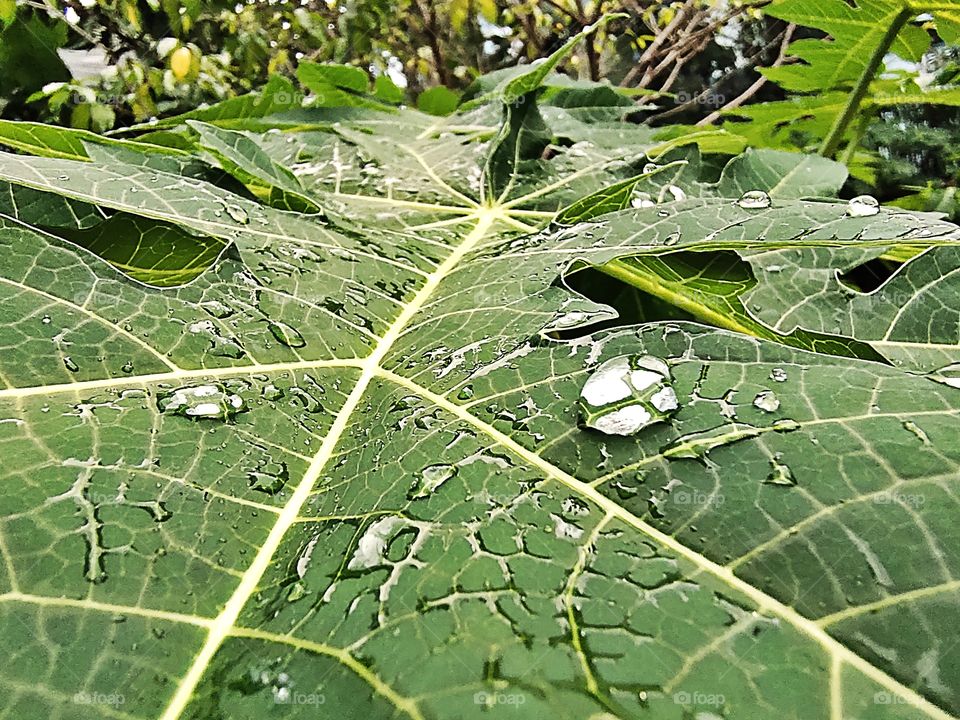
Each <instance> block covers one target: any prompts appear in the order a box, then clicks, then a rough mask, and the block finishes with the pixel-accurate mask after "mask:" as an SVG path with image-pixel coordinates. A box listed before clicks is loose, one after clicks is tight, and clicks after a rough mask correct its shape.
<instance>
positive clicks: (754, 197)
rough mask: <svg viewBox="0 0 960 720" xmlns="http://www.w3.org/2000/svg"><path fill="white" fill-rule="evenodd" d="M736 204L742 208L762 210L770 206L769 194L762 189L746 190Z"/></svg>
mask: <svg viewBox="0 0 960 720" xmlns="http://www.w3.org/2000/svg"><path fill="white" fill-rule="evenodd" d="M737 205H739V206H740V207H742V208H743V209H744V210H763V209H765V208H768V207H770V196H769V195H767V193H765V192H764V191H763V190H747V192H745V193H744V194H743V195H741V196H740V199H739V200H737Z"/></svg>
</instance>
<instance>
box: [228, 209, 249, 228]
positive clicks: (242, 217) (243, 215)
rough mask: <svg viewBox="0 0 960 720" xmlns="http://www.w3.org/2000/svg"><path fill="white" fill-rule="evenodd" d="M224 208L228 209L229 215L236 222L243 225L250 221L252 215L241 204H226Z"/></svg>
mask: <svg viewBox="0 0 960 720" xmlns="http://www.w3.org/2000/svg"><path fill="white" fill-rule="evenodd" d="M223 207H224V209H225V210H226V211H227V215H229V216H230V217H231V218H233V220H234V222H238V223H240V224H241V225H246V224H247V223H249V222H250V216H249V215H248V214H247V211H246V210H244V209H243V208H242V207H240V206H239V205H229V204H228V205H224V206H223Z"/></svg>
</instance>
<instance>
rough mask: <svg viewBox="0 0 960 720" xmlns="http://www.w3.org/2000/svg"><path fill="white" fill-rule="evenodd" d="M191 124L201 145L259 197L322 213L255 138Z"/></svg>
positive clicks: (292, 208) (293, 176)
mask: <svg viewBox="0 0 960 720" xmlns="http://www.w3.org/2000/svg"><path fill="white" fill-rule="evenodd" d="M187 124H188V125H190V127H191V128H193V130H195V131H196V132H197V133H198V134H199V135H200V146H201V147H202V148H203V149H204V150H206V151H207V152H209V153H210V154H211V155H213V157H214V158H215V159H216V162H217V164H218V165H220V167H222V168H223V169H224V170H226V171H227V172H228V173H230V174H231V175H233V176H234V177H236V178H237V179H238V180H239V181H240V182H242V183H244V184H245V185H246V186H247V187H248V188H249V189H250V190H251V191H252V192H253V193H254V194H255V195H257V196H258V197H262V198H264V199H265V200H267V201H268V202H269V203H270V204H271V205H273V206H274V207H280V208H284V209H287V210H297V211H299V212H305V213H314V212H320V205H319V204H318V203H317V201H316V200H314V199H311V198H310V197H308V196H307V195H306V194H305V193H304V190H303V186H302V185H301V184H300V181H299V180H298V179H297V177H296V175H294V174H293V172H292V171H291V170H289V169H288V168H287V167H285V166H283V165H280V164H279V163H276V162H274V161H273V159H271V158H270V156H269V155H267V154H266V153H265V152H264V151H263V149H262V148H261V147H260V146H259V145H258V144H257V143H256V141H255V140H254V139H253V138H251V137H249V136H248V135H246V134H244V133H242V132H237V131H233V130H222V129H220V128H218V127H216V126H215V125H208V124H206V123H201V122H197V121H196V120H190V121H188V123H187Z"/></svg>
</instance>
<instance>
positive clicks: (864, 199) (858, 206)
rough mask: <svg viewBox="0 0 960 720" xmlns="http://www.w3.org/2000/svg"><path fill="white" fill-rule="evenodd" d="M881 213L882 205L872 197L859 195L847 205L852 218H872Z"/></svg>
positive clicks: (848, 213)
mask: <svg viewBox="0 0 960 720" xmlns="http://www.w3.org/2000/svg"><path fill="white" fill-rule="evenodd" d="M879 212H880V203H879V202H877V199H876V198H875V197H873V196H872V195H858V196H857V197H855V198H852V199H851V200H850V202H848V203H847V215H849V216H850V217H870V216H872V215H876V214H877V213H879Z"/></svg>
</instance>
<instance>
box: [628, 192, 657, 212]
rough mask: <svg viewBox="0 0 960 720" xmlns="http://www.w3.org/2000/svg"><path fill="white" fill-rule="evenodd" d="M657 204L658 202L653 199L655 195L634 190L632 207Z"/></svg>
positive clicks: (646, 206) (645, 206) (631, 200)
mask: <svg viewBox="0 0 960 720" xmlns="http://www.w3.org/2000/svg"><path fill="white" fill-rule="evenodd" d="M655 205H656V203H655V202H654V201H653V196H652V195H650V193H647V192H642V191H634V193H633V197H632V198H631V199H630V207H635V208H648V207H653V206H655Z"/></svg>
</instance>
